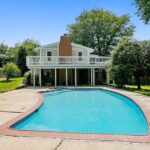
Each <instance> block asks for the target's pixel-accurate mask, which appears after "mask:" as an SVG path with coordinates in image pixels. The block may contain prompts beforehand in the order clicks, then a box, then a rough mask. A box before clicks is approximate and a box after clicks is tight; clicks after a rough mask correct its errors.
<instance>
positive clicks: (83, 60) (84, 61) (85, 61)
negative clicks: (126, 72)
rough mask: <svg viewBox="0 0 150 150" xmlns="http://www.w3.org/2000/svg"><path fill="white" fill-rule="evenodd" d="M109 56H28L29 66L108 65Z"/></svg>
mask: <svg viewBox="0 0 150 150" xmlns="http://www.w3.org/2000/svg"><path fill="white" fill-rule="evenodd" d="M109 60H110V58H109V57H74V56H52V57H45V56H41V57H40V56H28V57H27V66H29V67H30V66H52V65H53V66H58V65H59V66H61V65H62V66H64V65H77V66H79V65H89V66H91V65H102V66H106V65H107V64H108V61H109Z"/></svg>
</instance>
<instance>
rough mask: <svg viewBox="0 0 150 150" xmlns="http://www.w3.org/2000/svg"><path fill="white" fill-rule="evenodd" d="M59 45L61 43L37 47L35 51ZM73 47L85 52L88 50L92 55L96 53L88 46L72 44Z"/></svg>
mask: <svg viewBox="0 0 150 150" xmlns="http://www.w3.org/2000/svg"><path fill="white" fill-rule="evenodd" d="M59 43H60V42H55V43H51V44H47V45H43V46H40V47H37V48H35V49H34V50H35V51H38V50H40V49H41V50H42V49H47V48H50V47H52V46H55V45H56V46H57V45H59ZM71 45H72V46H75V47H77V48H78V47H79V48H83V49H84V50H88V51H89V52H90V53H92V52H94V49H92V48H89V47H86V46H83V45H81V44H75V43H71Z"/></svg>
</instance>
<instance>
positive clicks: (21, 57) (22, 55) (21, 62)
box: [17, 46, 28, 76]
mask: <svg viewBox="0 0 150 150" xmlns="http://www.w3.org/2000/svg"><path fill="white" fill-rule="evenodd" d="M26 56H27V53H26V49H25V48H24V47H22V46H20V48H19V50H18V57H17V65H18V67H19V69H20V71H21V75H22V76H23V75H24V74H25V72H26V71H27V70H28V68H27V66H26Z"/></svg>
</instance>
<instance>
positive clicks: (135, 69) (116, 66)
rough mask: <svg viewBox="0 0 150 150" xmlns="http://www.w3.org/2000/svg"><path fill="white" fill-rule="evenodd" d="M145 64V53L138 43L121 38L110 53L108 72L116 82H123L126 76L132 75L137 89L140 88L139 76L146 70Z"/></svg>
mask: <svg viewBox="0 0 150 150" xmlns="http://www.w3.org/2000/svg"><path fill="white" fill-rule="evenodd" d="M145 65H146V61H145V53H144V52H143V48H142V46H141V45H140V43H139V42H138V41H133V40H131V39H123V40H122V41H121V42H120V43H119V44H118V45H117V46H116V48H115V49H114V51H113V53H112V60H111V65H110V66H111V69H110V70H111V71H110V73H111V75H112V77H113V79H114V80H115V81H116V82H117V84H119V83H120V84H125V83H127V79H128V78H131V77H132V76H134V77H135V79H136V84H137V87H138V89H141V82H140V77H143V76H144V74H145V71H146V70H147V69H146V68H145ZM118 72H119V73H120V74H118ZM120 81H124V82H123V83H121V82H120Z"/></svg>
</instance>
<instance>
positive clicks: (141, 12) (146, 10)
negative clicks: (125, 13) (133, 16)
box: [135, 0, 150, 24]
mask: <svg viewBox="0 0 150 150" xmlns="http://www.w3.org/2000/svg"><path fill="white" fill-rule="evenodd" d="M135 4H136V6H137V8H138V11H137V14H138V16H140V17H141V19H142V20H144V22H145V23H146V24H148V23H150V1H149V0H135Z"/></svg>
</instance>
